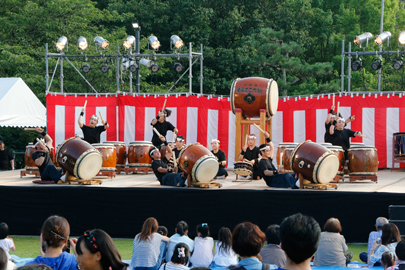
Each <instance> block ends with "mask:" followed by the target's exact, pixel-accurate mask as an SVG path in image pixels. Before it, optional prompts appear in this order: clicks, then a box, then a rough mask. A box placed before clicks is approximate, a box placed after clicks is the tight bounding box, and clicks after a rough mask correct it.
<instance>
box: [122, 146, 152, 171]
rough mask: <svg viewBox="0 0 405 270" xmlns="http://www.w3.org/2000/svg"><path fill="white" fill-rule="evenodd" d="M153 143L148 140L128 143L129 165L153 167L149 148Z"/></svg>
mask: <svg viewBox="0 0 405 270" xmlns="http://www.w3.org/2000/svg"><path fill="white" fill-rule="evenodd" d="M152 147H153V144H152V143H151V142H148V141H138V142H130V143H129V145H128V167H152V158H151V157H150V156H149V149H151V148H152Z"/></svg>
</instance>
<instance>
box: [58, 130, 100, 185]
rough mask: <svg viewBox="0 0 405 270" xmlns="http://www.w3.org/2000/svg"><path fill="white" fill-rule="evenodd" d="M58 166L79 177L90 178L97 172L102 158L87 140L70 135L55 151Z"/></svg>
mask: <svg viewBox="0 0 405 270" xmlns="http://www.w3.org/2000/svg"><path fill="white" fill-rule="evenodd" d="M56 159H57V161H58V164H59V166H60V167H61V168H62V169H64V170H65V171H67V172H69V173H70V174H71V175H74V176H75V177H76V178H79V179H85V180H86V179H91V178H93V177H94V176H96V175H97V174H98V172H99V171H100V169H101V165H102V164H103V159H102V156H101V154H100V152H99V151H97V150H96V149H95V148H94V147H93V146H92V145H91V144H89V143H88V142H86V141H84V140H82V139H79V138H75V137H72V138H70V139H67V140H66V141H64V142H63V143H62V144H61V145H60V147H59V149H58V151H57V153H56Z"/></svg>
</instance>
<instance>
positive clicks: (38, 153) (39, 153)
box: [32, 151, 53, 175]
mask: <svg viewBox="0 0 405 270" xmlns="http://www.w3.org/2000/svg"><path fill="white" fill-rule="evenodd" d="M40 157H45V159H44V162H43V163H42V165H41V166H38V165H37V166H38V169H39V173H40V174H41V175H42V173H43V172H44V170H45V168H46V166H48V165H53V163H52V159H51V156H50V155H49V153H47V152H42V151H36V152H35V153H34V154H32V159H33V160H34V161H35V160H36V159H38V158H40Z"/></svg>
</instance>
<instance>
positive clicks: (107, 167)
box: [92, 143, 117, 171]
mask: <svg viewBox="0 0 405 270" xmlns="http://www.w3.org/2000/svg"><path fill="white" fill-rule="evenodd" d="M92 145H93V147H94V148H96V149H97V150H98V151H99V152H100V154H101V155H102V157H103V165H101V169H100V170H101V171H115V169H116V166H117V153H116V150H115V146H114V144H110V143H93V144H92Z"/></svg>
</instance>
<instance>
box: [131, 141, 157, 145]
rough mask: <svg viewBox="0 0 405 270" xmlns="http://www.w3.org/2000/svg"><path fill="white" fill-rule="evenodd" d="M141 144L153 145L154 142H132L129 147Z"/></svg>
mask: <svg viewBox="0 0 405 270" xmlns="http://www.w3.org/2000/svg"><path fill="white" fill-rule="evenodd" d="M139 144H150V145H152V142H149V141H137V142H130V143H129V145H139Z"/></svg>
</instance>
